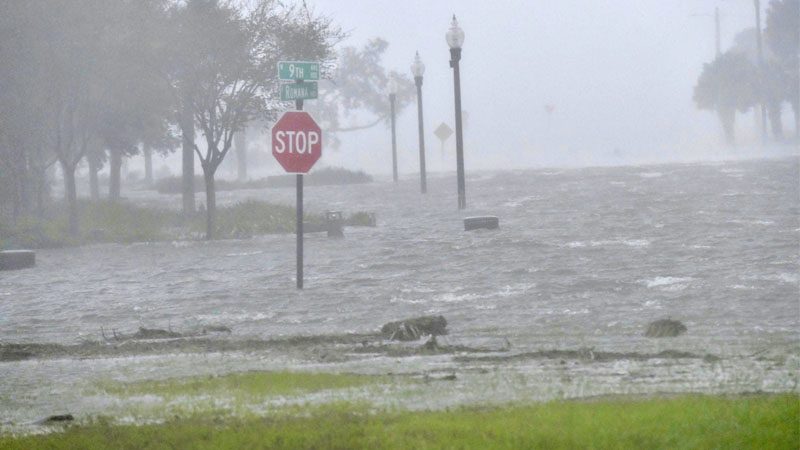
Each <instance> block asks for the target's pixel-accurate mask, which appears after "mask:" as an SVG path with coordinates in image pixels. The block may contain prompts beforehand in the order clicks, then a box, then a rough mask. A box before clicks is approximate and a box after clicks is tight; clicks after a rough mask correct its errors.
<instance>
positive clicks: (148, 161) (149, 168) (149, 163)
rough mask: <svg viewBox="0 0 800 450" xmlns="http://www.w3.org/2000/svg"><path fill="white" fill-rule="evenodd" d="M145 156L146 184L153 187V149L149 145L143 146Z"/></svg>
mask: <svg viewBox="0 0 800 450" xmlns="http://www.w3.org/2000/svg"><path fill="white" fill-rule="evenodd" d="M142 153H143V154H144V182H145V184H146V185H147V186H152V185H153V149H151V148H150V146H149V145H147V144H144V145H142Z"/></svg>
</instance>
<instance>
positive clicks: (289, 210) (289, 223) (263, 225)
mask: <svg viewBox="0 0 800 450" xmlns="http://www.w3.org/2000/svg"><path fill="white" fill-rule="evenodd" d="M294 222H295V209H294V207H291V206H286V205H275V204H271V203H266V202H261V201H257V200H247V201H244V202H241V203H237V204H235V205H232V206H225V207H221V208H219V209H218V211H217V236H219V237H227V238H243V237H250V236H253V235H257V234H269V233H288V232H292V231H294V225H295V224H294ZM192 224H193V227H194V229H195V230H197V231H201V230H204V229H205V221H204V220H203V218H202V217H198V218H197V219H196V220H194V221H193V223H192Z"/></svg>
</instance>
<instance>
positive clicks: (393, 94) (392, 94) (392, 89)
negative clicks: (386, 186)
mask: <svg viewBox="0 0 800 450" xmlns="http://www.w3.org/2000/svg"><path fill="white" fill-rule="evenodd" d="M396 100H397V82H396V81H395V80H394V78H392V79H391V80H389V108H390V110H391V111H390V113H391V115H392V176H393V178H394V182H395V183H397V135H396V132H395V113H394V112H395V111H394V106H395V101H396Z"/></svg>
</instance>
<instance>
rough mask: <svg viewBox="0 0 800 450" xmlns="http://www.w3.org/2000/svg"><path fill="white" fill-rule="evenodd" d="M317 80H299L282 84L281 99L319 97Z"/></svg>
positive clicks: (285, 100)
mask: <svg viewBox="0 0 800 450" xmlns="http://www.w3.org/2000/svg"><path fill="white" fill-rule="evenodd" d="M317 93H318V91H317V82H316V81H299V82H297V83H285V84H282V85H281V101H282V102H289V101H295V100H313V99H315V98H317Z"/></svg>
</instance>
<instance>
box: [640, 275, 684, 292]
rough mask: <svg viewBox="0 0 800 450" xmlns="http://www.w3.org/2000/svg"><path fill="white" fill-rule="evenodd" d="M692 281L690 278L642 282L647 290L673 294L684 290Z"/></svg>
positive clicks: (662, 278) (654, 279) (658, 278)
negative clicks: (658, 290)
mask: <svg viewBox="0 0 800 450" xmlns="http://www.w3.org/2000/svg"><path fill="white" fill-rule="evenodd" d="M693 279H694V278H692V277H655V278H651V279H649V280H643V281H644V284H645V285H646V286H647V287H648V288H649V289H654V288H658V289H661V290H663V291H671V292H674V291H682V290H684V289H686V287H687V286H688V285H689V282H690V281H692V280H693Z"/></svg>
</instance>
